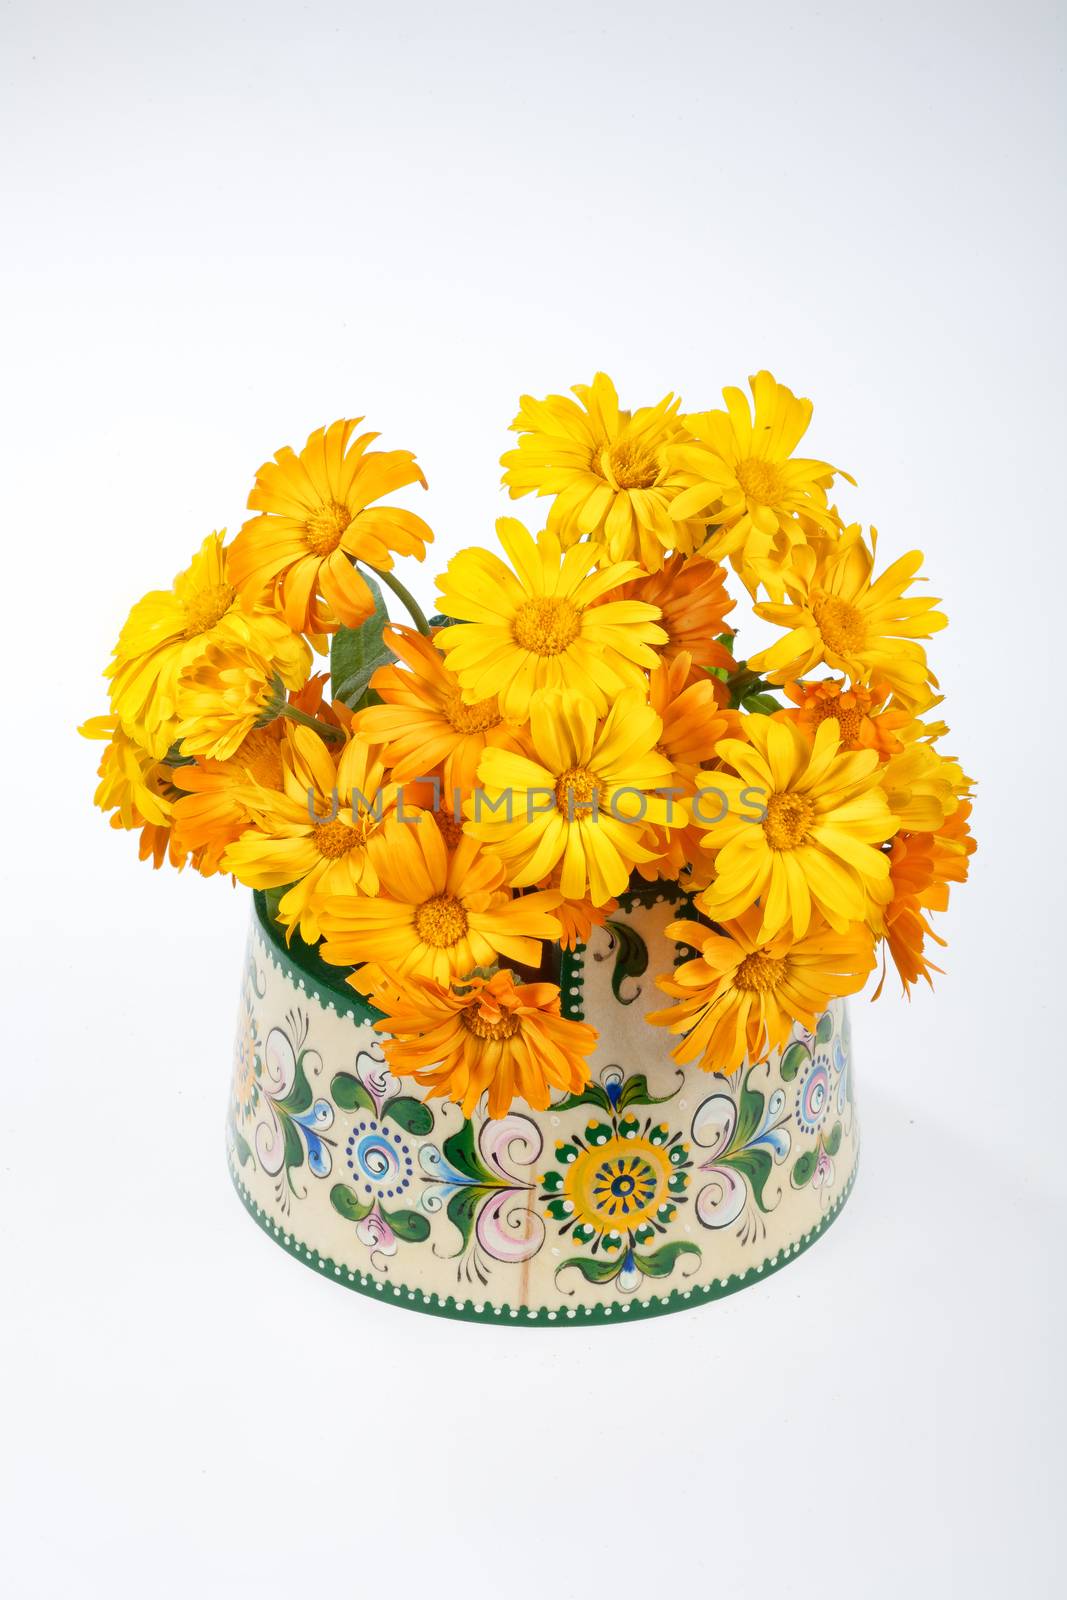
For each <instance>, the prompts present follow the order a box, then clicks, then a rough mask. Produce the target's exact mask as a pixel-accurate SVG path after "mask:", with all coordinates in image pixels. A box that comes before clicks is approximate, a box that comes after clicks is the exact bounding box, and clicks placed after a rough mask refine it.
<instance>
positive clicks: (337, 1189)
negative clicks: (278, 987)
mask: <svg viewBox="0 0 1067 1600" xmlns="http://www.w3.org/2000/svg"><path fill="white" fill-rule="evenodd" d="M330 1093H331V1094H332V1096H333V1099H334V1103H335V1104H336V1105H337V1106H338V1108H339V1109H340V1110H341V1111H345V1112H350V1113H352V1114H353V1122H352V1127H351V1129H350V1131H349V1134H348V1138H347V1140H346V1141H345V1149H344V1162H345V1170H346V1173H347V1182H344V1183H335V1184H334V1186H333V1188H332V1189H331V1190H330V1204H331V1205H332V1206H333V1208H334V1210H335V1211H336V1212H337V1213H338V1215H339V1216H342V1217H344V1218H345V1219H346V1220H347V1221H349V1222H352V1223H354V1224H355V1229H356V1237H357V1239H359V1241H360V1243H361V1244H364V1245H366V1247H367V1249H368V1250H370V1251H371V1254H372V1257H377V1258H378V1259H379V1263H380V1264H381V1265H382V1266H383V1267H384V1258H385V1257H388V1256H394V1255H396V1252H397V1247H398V1244H399V1242H400V1241H401V1240H412V1241H413V1240H420V1239H425V1238H426V1237H427V1235H428V1233H429V1231H430V1225H429V1223H428V1222H427V1221H426V1218H425V1217H422V1216H420V1215H419V1214H418V1211H417V1210H416V1209H415V1207H416V1206H417V1205H418V1195H417V1193H416V1191H415V1188H414V1183H415V1175H416V1174H415V1155H416V1139H417V1138H422V1137H423V1136H424V1135H425V1134H427V1133H429V1132H430V1130H431V1128H432V1127H433V1112H432V1111H430V1109H429V1107H428V1106H426V1105H424V1104H423V1102H422V1101H421V1100H416V1099H414V1098H413V1097H412V1096H411V1095H405V1094H402V1093H401V1092H400V1080H399V1079H398V1078H396V1077H394V1075H393V1074H392V1073H391V1072H390V1070H389V1068H388V1067H387V1066H386V1064H385V1056H384V1053H383V1051H382V1047H381V1045H380V1044H379V1043H378V1042H377V1041H375V1042H374V1043H373V1044H372V1045H371V1046H370V1047H369V1048H368V1049H366V1050H361V1051H360V1052H359V1054H358V1056H357V1057H356V1063H355V1071H354V1072H338V1073H337V1074H336V1075H335V1076H334V1078H333V1079H332V1081H331V1083H330Z"/></svg>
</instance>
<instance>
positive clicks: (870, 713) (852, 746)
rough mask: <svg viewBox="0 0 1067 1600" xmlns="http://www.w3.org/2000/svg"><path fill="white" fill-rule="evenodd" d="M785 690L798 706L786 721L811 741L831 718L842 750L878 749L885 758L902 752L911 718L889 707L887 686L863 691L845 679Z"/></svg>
mask: <svg viewBox="0 0 1067 1600" xmlns="http://www.w3.org/2000/svg"><path fill="white" fill-rule="evenodd" d="M784 687H785V692H786V694H787V695H788V696H789V698H790V700H792V702H793V704H794V705H795V706H796V707H797V710H796V711H788V710H787V711H786V712H785V717H786V719H787V720H788V721H790V722H795V723H796V724H797V725H798V727H801V728H803V729H804V730H805V732H806V733H807V734H809V735H810V737H811V738H814V737H815V730H816V728H817V727H818V726H819V724H820V722H825V721H826V719H827V718H828V717H832V718H833V720H834V721H835V722H836V723H837V726H838V730H839V737H840V740H841V748H842V750H877V751H878V754H879V755H880V756H883V757H884V756H890V755H895V754H897V752H898V751H900V750H903V748H904V741H903V740H902V738H901V737H900V734H901V730H902V729H904V728H907V727H908V726H909V725H910V724H911V722H912V715H911V712H910V711H905V710H903V709H902V708H901V707H900V706H889V707H886V701H887V699H888V698H889V690H888V688H887V687H886V688H881V689H864V688H862V687H860V686H857V685H855V684H851V685H850V684H848V683H846V681H845V679H844V678H826V679H824V680H823V681H822V682H819V683H804V682H800V683H787V684H786V685H785V686H784Z"/></svg>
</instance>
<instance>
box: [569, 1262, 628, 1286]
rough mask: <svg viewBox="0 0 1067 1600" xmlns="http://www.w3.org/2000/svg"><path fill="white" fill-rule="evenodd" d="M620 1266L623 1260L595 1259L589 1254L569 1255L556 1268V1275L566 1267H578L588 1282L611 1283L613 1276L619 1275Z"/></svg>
mask: <svg viewBox="0 0 1067 1600" xmlns="http://www.w3.org/2000/svg"><path fill="white" fill-rule="evenodd" d="M620 1266H621V1262H618V1261H593V1260H591V1259H590V1258H589V1257H587V1256H569V1257H568V1259H567V1260H566V1261H561V1262H560V1264H559V1266H558V1267H557V1268H556V1277H557V1278H558V1277H559V1275H560V1273H561V1272H562V1271H563V1269H564V1267H577V1268H578V1271H579V1272H580V1273H581V1275H582V1277H583V1278H584V1279H585V1281H586V1283H610V1282H611V1280H612V1278H617V1277H618V1275H619V1269H620Z"/></svg>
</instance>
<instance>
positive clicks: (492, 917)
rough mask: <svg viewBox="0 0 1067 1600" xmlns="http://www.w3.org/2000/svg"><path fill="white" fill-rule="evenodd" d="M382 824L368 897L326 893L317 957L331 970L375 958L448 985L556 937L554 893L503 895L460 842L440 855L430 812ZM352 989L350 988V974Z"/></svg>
mask: <svg viewBox="0 0 1067 1600" xmlns="http://www.w3.org/2000/svg"><path fill="white" fill-rule="evenodd" d="M416 815H417V818H418V820H417V821H415V822H412V823H410V824H406V823H402V822H400V821H393V822H392V823H390V824H389V826H388V828H387V829H386V843H385V848H384V849H383V851H382V859H381V863H380V875H381V887H380V890H379V892H378V894H377V895H376V897H375V898H374V899H369V898H367V897H365V896H362V895H360V896H356V895H348V896H345V897H343V898H342V897H340V896H335V897H334V898H332V899H330V900H327V901H326V902H325V904H324V906H323V908H322V915H321V922H322V929H323V932H324V933H325V935H326V943H325V944H324V945H323V947H322V954H323V956H324V957H325V959H326V960H327V961H332V962H333V963H334V964H335V965H337V966H342V967H347V966H355V965H357V964H359V963H363V962H372V963H375V964H380V965H381V966H383V967H385V968H387V969H388V970H389V971H391V972H394V973H396V974H398V975H399V976H401V977H403V976H405V975H406V974H408V973H410V974H412V975H413V976H415V977H419V978H432V979H434V980H435V981H436V982H438V983H442V984H447V983H450V982H451V981H452V979H453V978H466V977H469V976H470V974H471V973H473V972H474V969H475V968H476V967H491V966H494V965H495V964H496V962H497V960H498V958H499V957H504V958H505V959H506V960H508V961H517V962H519V963H520V964H522V965H523V966H532V967H536V966H537V965H538V964H539V962H540V960H541V943H540V941H541V940H542V939H558V937H559V923H558V921H557V920H556V918H555V917H554V916H552V915H551V913H552V911H553V910H554V909H555V907H556V906H557V905H558V904H559V901H560V896H559V894H558V893H557V892H554V891H542V892H539V893H537V894H527V895H521V896H515V897H514V898H513V897H512V895H511V893H510V891H509V890H508V889H507V888H505V886H504V868H503V865H502V864H501V862H499V861H498V860H497V859H496V857H495V856H491V855H486V854H484V853H483V852H482V851H481V849H480V848H479V846H478V844H477V842H476V840H474V839H468V838H463V839H461V840H460V842H459V844H458V845H457V846H456V848H455V850H453V851H449V850H448V849H447V848H446V846H445V843H444V840H443V839H442V837H441V832H440V829H439V828H438V826H437V823H436V822H435V821H434V819H433V816H432V815H431V814H430V813H429V812H422V813H416ZM354 976H355V977H356V980H357V981H356V983H355V985H354V986H355V987H358V986H359V985H358V974H356V975H354Z"/></svg>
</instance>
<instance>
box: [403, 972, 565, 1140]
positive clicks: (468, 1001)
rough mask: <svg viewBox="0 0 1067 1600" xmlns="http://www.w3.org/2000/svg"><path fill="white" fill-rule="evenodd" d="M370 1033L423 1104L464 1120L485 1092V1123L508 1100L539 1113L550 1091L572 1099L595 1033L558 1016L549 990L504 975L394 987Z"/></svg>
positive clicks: (556, 998)
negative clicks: (448, 1105)
mask: <svg viewBox="0 0 1067 1600" xmlns="http://www.w3.org/2000/svg"><path fill="white" fill-rule="evenodd" d="M375 1027H376V1028H378V1030H379V1031H380V1032H381V1033H384V1034H385V1036H386V1037H385V1039H384V1040H383V1046H384V1049H385V1055H386V1059H387V1061H388V1062H389V1065H390V1067H391V1068H392V1070H393V1071H394V1072H395V1073H396V1074H397V1075H398V1076H402V1075H410V1076H411V1077H413V1078H414V1079H415V1081H416V1082H417V1083H420V1084H422V1085H423V1086H424V1087H425V1088H428V1089H429V1091H430V1093H429V1097H428V1098H431V1099H432V1098H433V1097H434V1096H436V1095H441V1096H446V1097H447V1098H448V1099H449V1100H454V1101H455V1102H456V1104H457V1105H459V1106H460V1107H461V1108H462V1110H463V1115H464V1116H465V1117H470V1116H472V1115H473V1113H474V1111H475V1108H476V1107H477V1105H478V1102H479V1100H480V1099H481V1098H482V1095H483V1094H486V1093H488V1097H489V1101H488V1110H489V1115H490V1116H491V1117H502V1116H503V1115H504V1113H505V1112H506V1111H507V1110H508V1107H509V1106H510V1105H511V1103H512V1100H514V1099H515V1098H516V1097H520V1098H521V1099H523V1100H525V1102H526V1104H527V1105H528V1106H530V1107H532V1108H533V1109H534V1110H535V1111H544V1110H546V1109H547V1107H548V1104H549V1100H550V1097H551V1092H552V1090H553V1089H559V1090H562V1091H563V1092H564V1093H566V1094H578V1093H580V1091H581V1089H582V1088H583V1086H584V1085H585V1084H586V1083H587V1082H588V1080H589V1069H588V1066H587V1065H586V1057H587V1056H588V1055H589V1054H590V1052H591V1051H592V1050H593V1048H594V1047H595V1045H596V1041H597V1032H596V1029H595V1028H592V1027H590V1026H589V1024H588V1023H585V1022H573V1021H570V1020H569V1019H568V1018H566V1017H564V1016H563V1015H562V1014H561V1005H560V992H559V988H558V987H557V985H556V984H554V983H521V984H520V983H516V981H515V977H514V974H513V973H511V972H509V971H507V970H504V971H500V972H495V973H493V974H492V975H491V976H490V977H488V978H484V977H474V978H471V979H469V980H468V981H467V982H466V983H464V984H457V985H453V986H452V987H445V986H444V985H442V984H440V983H433V982H427V981H426V980H423V981H421V982H417V981H411V980H407V981H402V982H401V983H400V985H399V986H398V988H397V991H396V998H395V1000H393V1002H392V1003H386V1015H385V1016H384V1017H383V1018H382V1020H381V1021H380V1022H377V1023H375Z"/></svg>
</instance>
